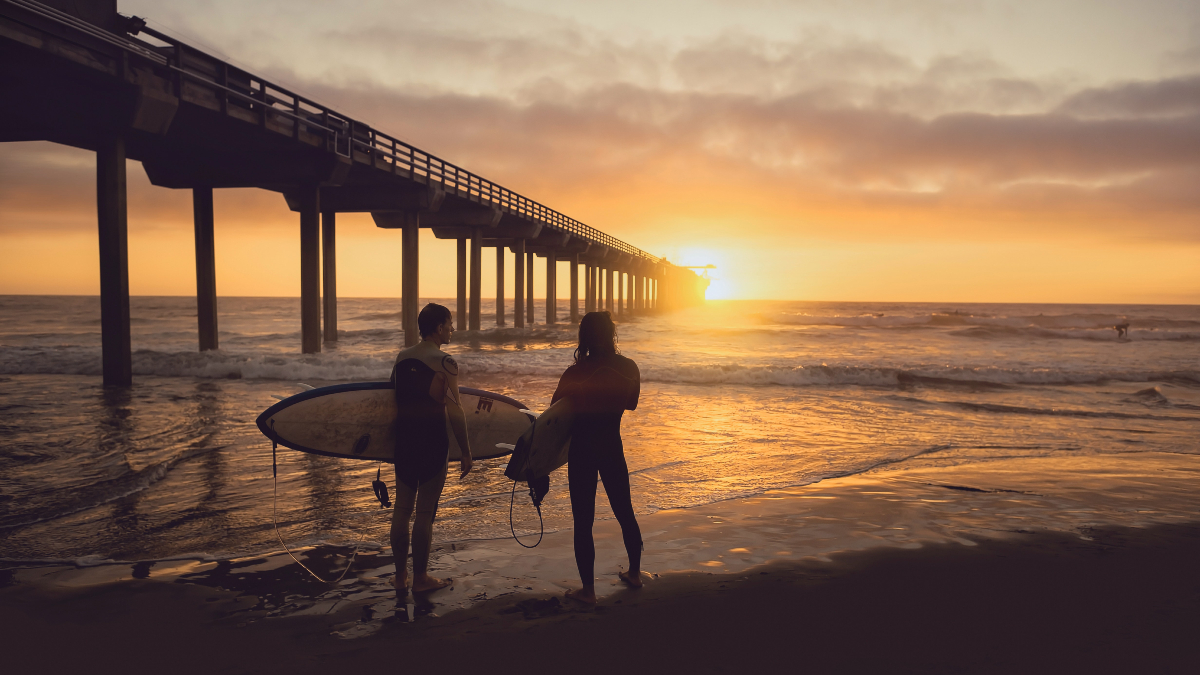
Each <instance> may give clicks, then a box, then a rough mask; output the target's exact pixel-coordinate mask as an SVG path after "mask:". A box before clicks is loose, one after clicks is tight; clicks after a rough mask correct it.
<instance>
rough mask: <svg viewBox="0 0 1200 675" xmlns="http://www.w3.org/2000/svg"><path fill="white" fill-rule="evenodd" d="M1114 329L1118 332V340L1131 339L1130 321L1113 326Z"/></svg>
mask: <svg viewBox="0 0 1200 675" xmlns="http://www.w3.org/2000/svg"><path fill="white" fill-rule="evenodd" d="M1113 328H1114V329H1115V330H1116V331H1117V339H1118V340H1120V339H1121V338H1126V337H1129V322H1128V321H1122V322H1121V323H1119V324H1117V325H1115V326H1113Z"/></svg>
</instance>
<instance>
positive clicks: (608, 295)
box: [604, 269, 613, 312]
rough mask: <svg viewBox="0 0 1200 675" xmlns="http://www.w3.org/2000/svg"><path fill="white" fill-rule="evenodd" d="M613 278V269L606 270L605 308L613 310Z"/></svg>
mask: <svg viewBox="0 0 1200 675" xmlns="http://www.w3.org/2000/svg"><path fill="white" fill-rule="evenodd" d="M612 292H613V278H612V270H610V269H605V270H604V309H606V310H608V311H609V312H611V311H613V306H612Z"/></svg>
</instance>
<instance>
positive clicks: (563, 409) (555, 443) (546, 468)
mask: <svg viewBox="0 0 1200 675" xmlns="http://www.w3.org/2000/svg"><path fill="white" fill-rule="evenodd" d="M574 419H575V414H574V411H573V410H572V408H571V403H570V401H569V400H568V399H565V398H564V399H559V400H558V401H557V402H555V403H554V405H552V406H550V407H549V408H546V412H544V413H542V414H541V415H539V416H538V418H537V420H536V421H535V422H534V423H533V425H532V426H530V427H529V428H528V429H526V430H525V433H523V434H522V435H521V438H520V440H518V441H517V445H516V448H515V449H514V450H513V456H512V459H510V460H509V462H508V468H506V469H505V470H504V475H505V476H508V477H509V478H511V479H513V480H519V481H530V480H534V479H537V478H542V477H544V476H549V475H550V473H551V472H552V471H554V470H555V469H557V468H559V467H561V466H562V465H564V464H566V463H567V457H568V455H569V454H570V450H571V423H572V421H574Z"/></svg>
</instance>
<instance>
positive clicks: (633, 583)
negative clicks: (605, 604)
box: [617, 570, 642, 588]
mask: <svg viewBox="0 0 1200 675" xmlns="http://www.w3.org/2000/svg"><path fill="white" fill-rule="evenodd" d="M617 577H619V578H620V579H621V581H624V582H625V583H626V584H628V585H629V587H630V588H641V587H642V573H641V572H640V571H638V572H635V571H633V570H629V571H628V572H617Z"/></svg>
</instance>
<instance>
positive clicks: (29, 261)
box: [0, 0, 1200, 303]
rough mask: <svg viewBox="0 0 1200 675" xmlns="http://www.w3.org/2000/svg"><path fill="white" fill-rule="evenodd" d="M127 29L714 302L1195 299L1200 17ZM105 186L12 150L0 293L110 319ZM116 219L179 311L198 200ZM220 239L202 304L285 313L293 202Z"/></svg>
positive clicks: (890, 13) (383, 254)
mask: <svg viewBox="0 0 1200 675" xmlns="http://www.w3.org/2000/svg"><path fill="white" fill-rule="evenodd" d="M120 10H121V11H122V12H123V13H126V14H136V15H139V16H143V17H146V18H148V19H149V21H150V25H151V26H152V27H154V28H157V29H159V30H162V31H164V32H167V33H171V34H173V35H176V36H178V37H180V38H181V39H183V40H185V41H188V42H191V43H192V44H194V45H196V46H200V47H202V48H207V49H208V50H210V51H211V52H213V53H215V54H216V55H219V56H224V57H226V58H228V59H230V60H231V61H233V62H234V63H236V64H238V65H240V66H242V67H244V68H246V69H248V70H251V71H253V72H256V73H258V74H260V75H263V76H265V77H267V78H269V79H273V80H274V81H276V82H278V83H279V84H281V85H283V86H287V87H291V88H292V89H294V90H296V91H298V92H299V93H301V94H304V95H307V96H309V97H311V98H313V99H316V100H317V101H320V102H322V103H324V104H326V105H329V106H331V107H333V108H335V109H338V110H341V111H343V112H345V113H346V114H348V115H351V116H353V117H356V118H358V119H360V120H362V121H365V122H367V123H369V124H371V125H373V126H374V127H376V128H378V129H380V130H382V131H385V132H387V133H390V134H393V135H396V136H398V137H400V138H403V139H406V140H408V141H409V142H411V143H412V144H414V145H416V146H418V147H420V148H422V149H424V150H427V151H429V152H431V153H434V154H436V155H438V156H440V157H442V158H444V159H446V160H448V161H451V162H454V163H457V164H459V165H460V166H463V167H465V168H467V169H469V170H472V171H474V172H476V173H479V174H481V175H483V176H485V177H487V178H489V179H491V180H494V181H496V182H498V183H500V184H502V185H504V186H506V187H509V188H511V189H513V190H516V191H518V192H521V193H523V194H525V195H527V196H529V197H531V198H533V199H536V200H538V201H541V202H542V203H544V204H546V205H548V206H551V207H553V208H556V209H558V210H560V211H562V212H564V213H566V214H567V215H570V216H572V217H574V218H576V219H578V220H581V221H583V222H585V223H587V224H589V225H592V226H593V227H596V228H598V229H601V230H603V231H606V232H608V233H610V234H612V235H614V236H617V237H620V238H622V239H624V240H626V241H628V242H630V243H631V244H633V245H635V246H638V247H640V248H642V249H644V250H646V251H649V252H651V253H655V254H659V255H666V256H667V257H668V258H669V259H670V260H672V261H673V262H679V263H682V264H697V265H699V264H706V263H712V264H715V265H717V269H716V270H715V271H714V273H713V275H714V277H716V280H715V281H714V283H713V286H712V289H711V293H710V297H729V298H779V299H800V300H878V301H995V302H1005V301H1015V302H1152V303H1197V302H1200V3H1197V2H1195V0H1138V1H1137V2H1134V1H1128V0H1043V1H1042V2H1036V3H1035V2H991V1H985V0H905V1H901V0H858V1H851V2H836V1H835V0H737V1H736V2H735V1H734V0H686V1H684V0H680V1H678V2H675V1H664V0H655V1H652V2H650V1H646V0H639V1H637V2H633V1H629V2H625V1H612V0H608V1H606V2H603V3H600V2H596V3H587V4H582V3H566V2H551V1H548V0H546V1H543V0H510V1H507V2H492V1H489V0H474V1H460V0H440V1H438V2H403V1H399V0H391V1H386V2H385V1H376V2H370V1H367V2H356V3H329V2H314V1H299V0H288V1H287V2H283V1H280V0H259V1H256V2H245V1H244V0H239V1H236V2H235V1H233V0H217V1H210V2H205V1H198V0H188V1H183V0H155V1H154V2H151V1H150V0H136V1H135V0H121V2H120ZM94 180H95V179H94V157H93V156H92V155H91V154H90V153H87V152H84V151H80V150H75V149H72V148H65V147H61V146H52V145H49V144H44V143H13V144H3V145H0V247H3V250H4V252H5V263H4V265H3V266H0V293H3V294H11V293H21V294H24V293H52V294H58V293H70V294H95V293H98V291H99V281H98V267H99V264H98V261H97V242H96V227H95V186H94ZM129 190H130V192H129V223H130V224H129V227H130V234H129V242H130V243H129V246H130V256H129V257H130V285H131V291H132V292H133V293H134V294H137V295H191V294H194V293H195V276H194V262H193V243H192V236H193V235H192V229H191V227H192V226H191V217H192V213H191V194H190V192H187V191H173V190H167V189H164V188H156V187H153V186H151V185H150V183H149V181H148V180H147V178H146V176H145V173H144V172H143V171H142V169H141V167H140V165H138V164H137V163H136V162H131V163H130V166H129ZM216 218H217V223H216V238H217V287H218V292H219V294H221V295H285V296H293V295H298V294H299V238H298V229H299V226H298V217H297V216H296V215H295V214H293V213H291V212H290V211H288V209H287V207H286V205H285V204H284V200H283V198H282V197H281V196H280V195H278V194H276V193H269V192H264V191H257V190H225V191H218V192H217V196H216ZM338 234H339V293H340V294H341V295H343V296H389V297H394V296H399V294H400V275H399V269H398V264H399V258H400V255H399V252H400V237H399V233H398V232H397V231H387V230H380V229H378V228H376V227H375V226H374V224H373V223H372V221H371V219H370V217H369V215H367V214H345V215H342V216H340V217H339V232H338ZM427 234H428V233H427V232H423V239H422V252H421V253H422V270H421V272H422V274H421V277H422V278H421V284H422V288H421V291H422V296H427V297H449V296H452V295H453V294H454V269H453V263H454V256H453V246H454V245H453V242H438V241H436V240H434V239H433V237H432V236H431V235H429V236H425V235H427ZM540 269H541V268H540V266H539V280H540V274H541V272H540ZM491 270H492V260H491V256H490V255H489V256H485V268H484V279H485V280H490V279H493V278H494V272H492V271H491ZM565 270H566V267H565V266H563V267H562V271H561V274H565ZM509 271H510V273H511V258H510V263H509ZM563 283H565V281H564V282H563ZM489 285H490V284H489V283H485V295H491V294H492V293H493V292H494V290H492V289H488V286H489ZM510 289H511V286H510ZM538 289H539V294H540V292H541V290H542V289H543V286H542V284H541V282H540V281H539V284H538ZM509 295H510V296H511V290H510V291H509Z"/></svg>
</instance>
